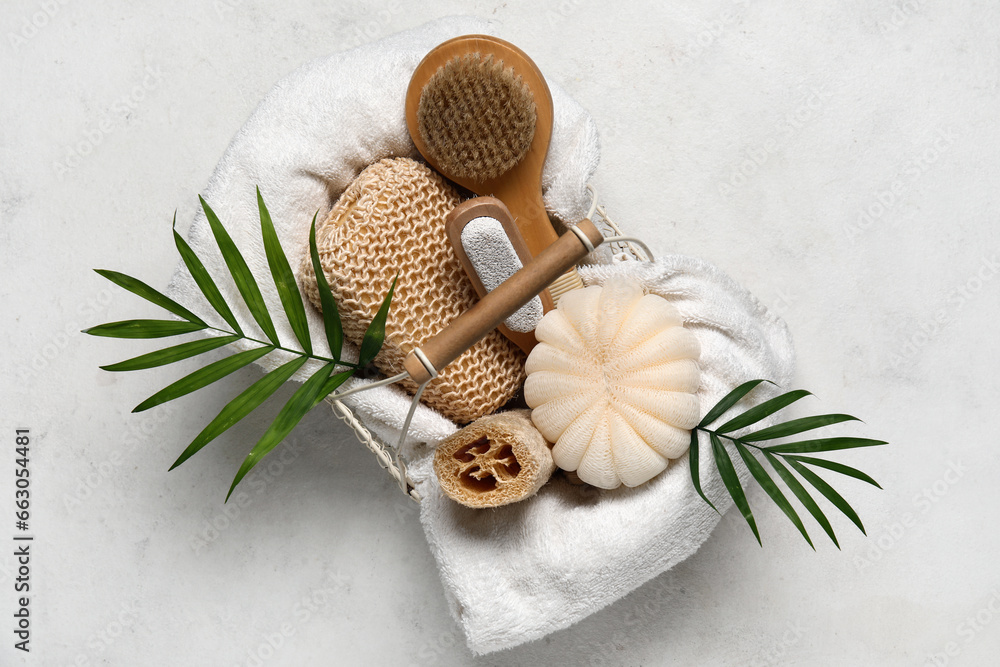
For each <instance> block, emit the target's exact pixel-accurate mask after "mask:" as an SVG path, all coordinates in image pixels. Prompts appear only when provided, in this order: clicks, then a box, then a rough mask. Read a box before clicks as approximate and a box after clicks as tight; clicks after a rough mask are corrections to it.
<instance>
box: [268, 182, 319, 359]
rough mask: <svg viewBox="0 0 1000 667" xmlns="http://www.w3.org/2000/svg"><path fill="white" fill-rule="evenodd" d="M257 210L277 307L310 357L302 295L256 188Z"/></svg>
mask: <svg viewBox="0 0 1000 667" xmlns="http://www.w3.org/2000/svg"><path fill="white" fill-rule="evenodd" d="M257 208H258V209H259V211H260V230H261V235H262V236H263V239H264V254H265V255H266V256H267V265H268V267H270V269H271V276H272V277H273V278H274V286H275V288H277V290H278V298H280V299H281V305H282V306H283V307H284V308H285V316H286V317H287V318H288V323H289V324H290V325H291V327H292V331H294V332H295V337H296V338H297V339H298V341H299V345H301V346H302V349H303V350H305V353H306V354H307V355H312V341H311V340H310V338H309V321H308V320H307V319H306V309H305V306H303V304H302V294H301V293H300V292H299V285H298V283H297V282H296V281H295V274H294V273H292V267H291V266H289V265H288V258H287V257H286V256H285V251H284V250H282V249H281V242H280V241H279V240H278V233H277V232H276V231H275V230H274V222H273V221H272V220H271V214H270V213H269V212H268V210H267V206H266V205H265V204H264V198H263V197H262V196H261V194H260V188H257Z"/></svg>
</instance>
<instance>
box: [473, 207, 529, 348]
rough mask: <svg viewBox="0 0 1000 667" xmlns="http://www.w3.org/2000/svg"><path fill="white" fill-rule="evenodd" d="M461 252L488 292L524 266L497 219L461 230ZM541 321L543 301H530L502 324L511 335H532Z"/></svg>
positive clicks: (474, 223)
mask: <svg viewBox="0 0 1000 667" xmlns="http://www.w3.org/2000/svg"><path fill="white" fill-rule="evenodd" d="M462 248H463V249H464V250H465V254H466V255H467V256H468V257H469V261H470V262H472V268H474V269H475V270H476V274H477V275H478V276H479V279H480V280H481V281H482V282H483V287H485V288H486V291H487V292H492V291H493V290H495V289H496V288H497V287H499V286H500V283H502V282H503V281H505V280H507V279H508V278H510V277H511V276H512V275H514V272H516V271H517V270H518V269H520V268H521V267H522V266H523V264H521V260H520V258H519V257H518V256H517V251H516V250H514V246H513V245H512V244H511V242H510V239H509V238H507V232H505V231H504V228H503V225H501V224H500V221H499V220H497V219H496V218H476V219H475V220H470V221H469V223H468V224H467V225H465V227H463V228H462ZM540 319H542V300H541V299H540V298H539V297H537V296H536V297H535V298H533V299H532V300H531V301H529V302H528V303H526V304H524V305H523V306H521V307H520V308H518V309H517V312H515V313H514V314H513V315H511V316H510V317H508V318H507V319H506V320H504V324H506V325H507V326H508V327H509V328H510V330H511V331H518V332H521V333H525V332H528V331H534V330H535V326H536V325H537V324H538V321H539V320H540Z"/></svg>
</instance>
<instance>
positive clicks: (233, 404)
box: [170, 357, 308, 470]
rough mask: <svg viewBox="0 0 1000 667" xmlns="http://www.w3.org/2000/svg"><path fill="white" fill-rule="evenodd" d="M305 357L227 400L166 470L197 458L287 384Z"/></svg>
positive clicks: (293, 361) (294, 360) (295, 360)
mask: <svg viewBox="0 0 1000 667" xmlns="http://www.w3.org/2000/svg"><path fill="white" fill-rule="evenodd" d="M306 361H308V359H307V358H306V357H296V358H295V359H292V360H291V361H289V362H287V363H285V364H282V365H281V366H279V367H278V368H275V369H274V370H273V371H271V372H270V373H268V374H267V375H265V376H264V377H262V378H261V379H259V380H257V381H256V382H254V383H253V384H252V385H250V386H249V387H248V388H247V389H245V390H244V391H243V392H242V393H241V394H240V395H239V396H237V397H236V398H234V399H233V400H231V401H230V402H229V403H228V404H227V405H226V407H224V408H222V411H221V412H220V413H219V414H218V415H216V417H215V419H213V420H212V421H211V422H210V423H209V425H208V426H206V427H205V428H204V429H202V431H201V433H199V434H198V435H197V436H196V437H195V439H194V440H192V441H191V444H190V445H188V446H187V449H185V450H184V452H183V453H182V454H181V455H180V456H178V457H177V460H176V461H174V464H173V465H172V466H170V470H173V469H174V468H176V467H177V466H179V465H180V464H182V463H184V462H185V461H187V460H188V459H189V458H191V457H192V456H194V455H195V454H197V453H198V452H199V451H200V450H201V448H202V447H204V446H205V445H207V444H208V443H209V442H211V441H212V440H214V439H215V438H217V437H219V436H220V435H222V434H223V433H225V432H226V431H227V430H228V429H229V428H230V427H232V426H233V425H234V424H236V423H237V422H238V421H240V420H241V419H243V418H244V417H246V416H247V415H248V414H250V413H251V412H253V411H254V410H255V409H256V408H257V407H258V406H260V404H261V403H263V402H264V401H266V400H267V399H268V397H270V396H271V394H273V393H274V392H275V391H277V390H278V388H279V387H281V385H283V384H284V383H285V382H287V381H288V379H289V378H290V377H292V375H294V374H295V372H296V371H297V370H299V369H300V368H302V365H303V364H305V363H306Z"/></svg>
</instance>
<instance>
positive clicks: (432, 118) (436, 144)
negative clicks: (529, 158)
mask: <svg viewBox="0 0 1000 667" xmlns="http://www.w3.org/2000/svg"><path fill="white" fill-rule="evenodd" d="M535 121H536V115H535V101H534V96H533V95H532V93H531V88H529V87H528V86H527V85H526V84H525V83H524V81H522V80H521V77H520V76H518V75H517V74H515V73H514V70H513V68H510V67H504V64H503V61H501V60H496V59H495V58H494V57H493V56H492V55H487V56H485V57H483V56H481V55H480V54H478V53H467V54H465V55H463V56H458V57H455V58H453V59H451V60H449V61H448V62H447V63H445V65H444V66H443V67H441V69H439V70H438V71H437V72H435V73H434V75H433V76H432V77H431V78H430V80H429V81H428V82H427V85H426V86H425V87H424V90H423V92H422V93H421V94H420V104H419V106H418V108H417V124H418V126H419V128H420V138H421V140H423V142H424V144H425V145H426V146H427V149H428V150H430V151H431V153H432V154H433V159H432V162H433V161H434V160H436V161H437V162H436V166H438V167H439V168H440V169H441V170H442V171H443V172H444V173H446V174H448V175H449V176H455V177H458V178H460V179H461V178H469V179H472V180H474V181H477V182H480V183H482V182H484V181H488V180H491V179H494V178H497V177H498V176H500V175H501V174H505V173H507V171H509V170H510V168H511V167H513V166H514V165H515V164H517V163H518V162H520V161H521V158H523V157H524V155H525V153H527V152H528V149H529V148H530V147H531V140H532V139H533V138H534V136H535Z"/></svg>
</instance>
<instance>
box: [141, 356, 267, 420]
mask: <svg viewBox="0 0 1000 667" xmlns="http://www.w3.org/2000/svg"><path fill="white" fill-rule="evenodd" d="M273 349H274V348H273V347H271V346H270V345H265V346H264V347H258V348H254V349H252V350H246V351H244V352H239V353H237V354H234V355H232V356H231V357H226V358H225V359H219V360H218V361H216V362H213V363H211V364H209V365H208V366H205V367H204V368H200V369H198V370H196V371H195V372H194V373H191V374H190V375H186V376H184V377H182V378H181V379H180V380H178V381H177V382H174V383H173V384H170V385H168V386H166V387H164V388H163V389H161V390H160V391H158V392H156V393H155V394H153V395H152V396H150V397H149V398H147V399H146V400H145V401H143V402H142V403H140V404H139V405H137V406H135V408H133V409H132V412H142V411H143V410H148V409H150V408H152V407H154V406H157V405H160V404H161V403H166V402H167V401H172V400H174V399H175V398H180V397H181V396H185V395H186V394H190V393H191V392H192V391H196V390H198V389H201V388H202V387H205V386H207V385H210V384H212V383H213V382H215V381H216V380H220V379H222V378H224V377H226V376H227V375H229V374H230V373H234V372H236V371H238V370H239V369H241V368H243V367H244V366H246V365H247V364H251V363H253V362H254V361H257V360H258V359H260V358H261V357H263V356H264V355H265V354H267V353H268V352H271V351H272V350H273Z"/></svg>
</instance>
